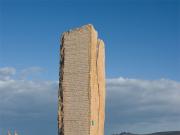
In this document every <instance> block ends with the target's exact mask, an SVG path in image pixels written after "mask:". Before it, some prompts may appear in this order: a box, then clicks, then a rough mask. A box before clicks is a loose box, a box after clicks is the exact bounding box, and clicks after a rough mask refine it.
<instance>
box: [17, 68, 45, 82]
mask: <svg viewBox="0 0 180 135" xmlns="http://www.w3.org/2000/svg"><path fill="white" fill-rule="evenodd" d="M43 71H44V69H43V68H41V67H29V68H25V69H23V70H22V71H21V73H20V78H21V79H26V78H27V77H28V76H31V75H34V74H38V73H41V72H43Z"/></svg>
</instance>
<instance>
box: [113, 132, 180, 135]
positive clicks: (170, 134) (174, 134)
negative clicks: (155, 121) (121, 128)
mask: <svg viewBox="0 0 180 135" xmlns="http://www.w3.org/2000/svg"><path fill="white" fill-rule="evenodd" d="M113 135H180V131H169V132H157V133H151V134H133V133H126V132H123V133H120V134H113Z"/></svg>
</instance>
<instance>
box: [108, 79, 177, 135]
mask: <svg viewBox="0 0 180 135" xmlns="http://www.w3.org/2000/svg"><path fill="white" fill-rule="evenodd" d="M179 106H180V82H178V81H173V80H168V79H159V80H140V79H129V78H123V77H120V78H114V79H107V106H106V108H107V111H106V112H107V113H106V118H107V119H106V120H107V121H106V122H107V124H106V128H108V129H112V130H111V133H112V132H118V131H120V130H123V131H132V132H138V131H139V132H142V133H143V132H153V131H157V130H158V131H161V130H175V129H176V130H178V128H179V127H180V107H179Z"/></svg>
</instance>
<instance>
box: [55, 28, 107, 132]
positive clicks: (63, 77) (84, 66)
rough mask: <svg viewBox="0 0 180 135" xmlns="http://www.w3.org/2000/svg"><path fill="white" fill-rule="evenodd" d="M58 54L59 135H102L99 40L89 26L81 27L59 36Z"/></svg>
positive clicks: (101, 47) (102, 78)
mask: <svg viewBox="0 0 180 135" xmlns="http://www.w3.org/2000/svg"><path fill="white" fill-rule="evenodd" d="M60 53H61V54H60V55H61V61H60V79H59V98H58V99H59V110H58V128H59V135H103V134H104V118H105V114H104V110H105V70H104V43H103V41H102V40H99V39H98V38H97V32H96V31H95V29H94V28H93V26H92V25H85V26H83V27H81V28H77V29H74V30H72V31H69V32H65V33H64V34H63V35H62V40H61V50H60Z"/></svg>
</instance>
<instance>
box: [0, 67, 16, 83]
mask: <svg viewBox="0 0 180 135" xmlns="http://www.w3.org/2000/svg"><path fill="white" fill-rule="evenodd" d="M15 73H16V69H15V68H13V67H4V68H0V80H8V79H10V77H11V76H12V75H14V74H15Z"/></svg>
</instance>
